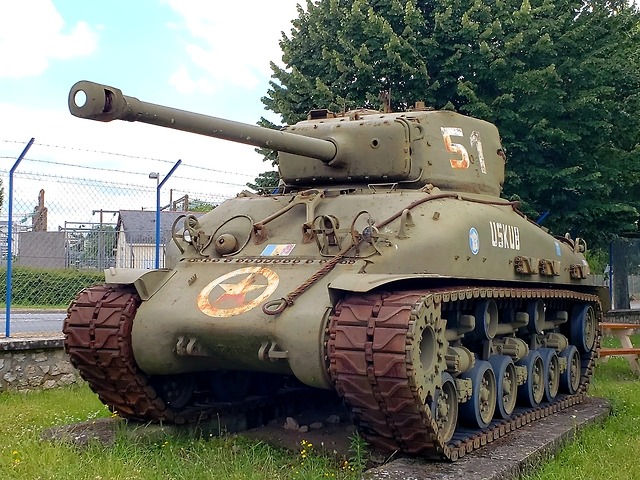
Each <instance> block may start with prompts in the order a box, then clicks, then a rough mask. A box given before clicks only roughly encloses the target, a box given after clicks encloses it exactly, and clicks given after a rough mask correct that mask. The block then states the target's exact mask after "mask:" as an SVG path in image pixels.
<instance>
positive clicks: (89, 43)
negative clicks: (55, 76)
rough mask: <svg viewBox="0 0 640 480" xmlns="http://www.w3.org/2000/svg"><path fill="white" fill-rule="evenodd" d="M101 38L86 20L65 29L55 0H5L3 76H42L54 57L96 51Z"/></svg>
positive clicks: (0, 18) (0, 35)
mask: <svg viewBox="0 0 640 480" xmlns="http://www.w3.org/2000/svg"><path fill="white" fill-rule="evenodd" d="M65 30H68V33H65ZM97 41H98V35H97V33H96V32H94V31H93V30H92V29H91V27H89V25H87V24H86V23H85V22H78V23H76V24H75V25H74V26H72V28H71V29H65V23H64V20H63V18H62V16H61V15H60V13H59V12H58V11H57V10H56V7H55V6H54V5H53V3H52V1H51V0H20V1H6V2H2V6H0V78H2V77H14V78H20V77H30V76H36V75H39V74H41V73H42V72H44V71H45V70H46V69H47V67H48V66H49V61H50V60H51V59H60V60H67V59H70V58H74V57H78V56H85V55H88V54H90V53H91V52H93V51H94V50H95V48H96V45H97Z"/></svg>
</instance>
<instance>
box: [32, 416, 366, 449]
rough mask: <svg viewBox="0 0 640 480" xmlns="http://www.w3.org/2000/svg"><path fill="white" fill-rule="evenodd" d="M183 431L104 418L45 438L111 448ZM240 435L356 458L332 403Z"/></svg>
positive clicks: (348, 427)
mask: <svg viewBox="0 0 640 480" xmlns="http://www.w3.org/2000/svg"><path fill="white" fill-rule="evenodd" d="M180 428H181V427H175V426H159V425H149V424H144V425H143V424H137V423H135V422H128V423H127V422H126V421H125V420H124V419H122V418H119V417H115V418H101V419H96V420H91V421H87V422H82V423H77V424H73V425H62V426H57V427H53V428H50V429H48V430H46V431H44V432H43V433H42V438H43V439H44V440H53V441H56V440H58V441H67V442H72V443H74V444H76V445H79V446H83V445H87V444H88V443H90V442H95V441H98V442H100V443H102V444H104V445H107V446H108V445H113V443H114V442H115V440H116V437H117V436H120V435H127V436H130V437H135V438H138V439H140V438H145V439H147V440H151V441H153V440H154V439H155V438H156V436H158V435H166V434H175V433H183V432H182V431H181V430H180ZM237 435H241V436H243V437H247V438H250V439H254V440H260V441H263V442H265V443H268V444H270V445H273V446H276V447H283V448H286V449H289V450H291V451H294V452H297V451H300V450H301V445H302V441H303V440H304V441H305V442H309V443H312V444H313V446H314V449H315V450H316V451H319V452H323V453H325V454H327V455H330V456H335V457H336V458H339V459H344V458H349V457H350V456H352V453H351V452H350V448H351V444H352V438H353V437H354V435H355V427H354V425H353V422H352V421H351V418H350V415H349V413H348V412H347V410H346V409H345V408H344V407H342V406H339V405H336V404H333V403H330V404H327V405H326V406H320V407H314V408H309V409H307V410H304V411H302V412H300V413H298V414H295V415H292V416H291V417H279V418H277V419H274V420H272V421H271V422H269V423H268V424H267V425H265V426H262V427H258V428H252V429H250V430H244V431H240V432H237Z"/></svg>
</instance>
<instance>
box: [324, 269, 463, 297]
mask: <svg viewBox="0 0 640 480" xmlns="http://www.w3.org/2000/svg"><path fill="white" fill-rule="evenodd" d="M420 278H422V279H430V280H432V279H439V278H451V277H448V276H445V275H437V274H433V273H421V274H411V275H386V274H378V273H345V274H344V275H339V276H338V277H336V278H335V279H334V280H332V281H331V283H330V284H329V285H328V288H329V297H330V298H331V303H332V304H333V305H335V304H336V303H337V301H338V300H339V299H340V298H341V297H343V296H344V293H345V292H358V293H365V292H369V291H371V290H374V289H376V288H378V287H382V286H383V285H387V284H390V283H395V282H399V281H401V280H416V279H420Z"/></svg>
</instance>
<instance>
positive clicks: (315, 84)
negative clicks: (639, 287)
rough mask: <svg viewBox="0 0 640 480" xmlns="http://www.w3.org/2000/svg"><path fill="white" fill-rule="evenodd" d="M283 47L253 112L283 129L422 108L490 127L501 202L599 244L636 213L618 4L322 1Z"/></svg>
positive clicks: (626, 28)
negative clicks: (309, 115) (383, 100)
mask: <svg viewBox="0 0 640 480" xmlns="http://www.w3.org/2000/svg"><path fill="white" fill-rule="evenodd" d="M298 15H299V16H298V18H297V19H295V20H294V21H293V28H292V30H291V33H290V35H288V36H287V35H285V34H283V36H282V39H281V42H280V45H281V48H282V51H283V57H282V59H283V61H284V64H285V68H281V67H279V66H278V65H276V64H275V63H272V64H271V68H272V71H273V78H274V80H273V81H272V82H271V84H270V89H269V90H268V93H267V95H266V96H265V97H263V99H262V101H263V103H264V105H265V106H266V108H267V109H269V110H272V111H274V112H276V113H279V114H280V115H281V116H282V119H283V121H284V122H285V123H289V124H291V123H295V122H297V121H299V120H301V119H302V118H304V117H305V116H306V112H308V111H309V110H311V109H312V108H317V107H320V106H323V107H327V108H330V109H332V110H334V111H343V110H345V109H349V108H353V107H361V106H364V107H374V108H377V107H378V94H379V92H380V91H383V90H388V91H390V92H391V101H392V102H391V104H392V108H393V109H394V110H404V109H406V108H407V107H408V106H410V105H412V104H413V103H415V102H416V101H418V100H424V101H425V102H426V103H427V104H428V105H430V106H432V107H435V108H447V109H455V110H457V111H459V112H461V113H464V114H468V115H472V116H475V117H478V118H482V119H485V120H488V121H491V122H493V123H495V124H496V125H497V126H498V128H499V130H500V132H501V135H502V137H503V143H504V145H505V147H506V149H507V153H508V157H509V164H508V167H507V168H508V174H507V179H506V180H507V181H506V184H505V191H504V194H505V196H507V197H510V198H519V199H520V200H521V201H522V202H523V209H524V211H525V212H526V213H528V214H529V215H530V216H532V217H533V218H537V217H538V216H539V215H541V214H543V213H545V212H549V215H548V217H547V221H546V223H547V226H549V227H550V228H551V229H552V230H554V231H556V233H560V234H562V233H564V232H565V231H567V230H569V231H571V233H572V234H573V235H579V236H583V237H586V238H588V239H589V241H590V243H591V244H596V245H600V246H602V245H604V244H606V242H608V241H609V239H610V236H611V235H612V234H617V233H620V232H623V231H628V230H630V229H634V228H635V225H634V222H635V221H636V220H637V219H638V212H639V210H640V186H639V185H640V116H639V115H638V114H637V112H638V111H639V107H640V49H638V47H637V46H638V45H639V44H640V26H639V21H640V20H639V19H640V14H639V13H638V10H637V7H635V6H633V5H632V4H630V3H628V2H627V1H626V0H494V1H490V2H483V1H480V0H318V1H311V0H308V1H307V5H306V9H302V8H300V7H299V8H298Z"/></svg>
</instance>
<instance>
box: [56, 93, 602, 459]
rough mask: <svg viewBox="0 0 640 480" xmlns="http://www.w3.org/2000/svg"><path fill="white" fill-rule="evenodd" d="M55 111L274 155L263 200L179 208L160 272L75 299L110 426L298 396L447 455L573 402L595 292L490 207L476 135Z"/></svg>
mask: <svg viewBox="0 0 640 480" xmlns="http://www.w3.org/2000/svg"><path fill="white" fill-rule="evenodd" d="M69 108H70V111H71V113H72V114H73V115H75V116H77V117H81V118H87V119H92V120H99V121H105V122H106V121H112V120H125V121H130V122H143V123H148V124H153V125H157V126H160V127H165V128H172V129H178V130H183V131H186V132H192V133H195V134H200V135H207V136H210V137H216V138H222V139H227V140H230V141H233V142H240V143H245V144H249V145H254V146H259V147H265V148H270V149H273V150H276V151H278V152H279V153H278V158H279V162H278V168H279V173H280V177H281V182H280V186H279V187H278V188H277V189H275V190H274V191H273V192H271V193H269V194H264V195H258V194H254V193H250V192H242V193H240V194H239V195H238V196H237V197H236V198H233V199H230V200H227V201H225V202H223V203H222V204H220V205H219V206H217V207H216V208H215V209H213V210H212V211H210V212H208V213H206V214H204V215H202V216H199V217H196V216H194V215H191V214H188V213H185V215H184V217H181V218H179V219H178V220H177V221H176V222H175V223H174V225H173V227H172V232H171V237H172V240H171V242H170V244H169V245H167V247H166V248H167V252H166V265H167V268H162V269H154V270H135V269H131V270H129V269H113V268H112V269H109V270H106V271H105V275H106V279H105V283H104V285H98V286H94V287H91V288H88V289H86V290H84V291H82V292H81V293H80V294H79V295H78V296H77V298H76V299H75V301H74V302H72V304H71V306H70V307H69V310H68V316H67V318H66V320H65V322H64V333H65V346H66V350H67V352H68V353H69V355H70V358H71V361H72V363H73V365H74V366H75V367H76V368H77V369H78V370H79V371H80V373H81V375H82V377H83V378H84V379H85V380H86V381H87V382H88V383H89V385H90V386H91V388H92V389H93V390H94V391H95V392H96V393H97V394H98V395H99V397H100V399H101V400H102V401H103V402H104V403H105V404H107V405H108V406H109V407H110V408H111V409H112V410H114V411H117V412H118V413H119V414H120V415H122V416H124V417H127V418H131V419H139V420H144V421H163V422H175V423H187V422H197V421H201V420H202V419H204V418H207V417H215V416H216V415H219V414H220V412H227V411H236V412H237V411H247V412H250V411H256V410H255V409H257V408H260V405H267V406H269V408H272V407H273V405H274V404H276V403H278V402H285V403H286V402H288V401H289V400H288V399H289V397H288V396H287V395H288V394H287V392H288V391H299V390H297V389H296V388H295V385H304V386H305V389H307V390H310V391H311V392H317V393H319V390H318V389H320V390H329V391H335V392H337V394H338V395H339V396H340V397H341V398H342V399H343V401H344V403H345V404H346V405H347V407H348V408H349V409H350V411H351V414H352V416H353V419H354V422H355V424H356V425H357V427H358V429H359V431H360V433H361V434H362V435H364V437H365V438H366V439H367V441H368V442H369V443H370V445H372V446H373V447H375V448H378V449H382V450H387V451H400V452H403V453H406V454H411V455H418V456H424V457H428V458H433V459H444V460H450V461H454V460H456V459H458V458H460V457H461V456H463V455H465V454H467V453H469V452H471V451H473V450H474V449H477V448H480V447H481V446H483V445H485V444H486V443H488V442H492V441H493V440H495V439H497V438H499V437H502V436H504V435H507V434H508V433H509V432H511V431H513V430H516V429H518V428H520V427H522V426H523V425H526V424H527V423H530V422H534V421H537V420H538V419H540V418H542V417H545V416H547V415H549V414H551V413H554V412H557V411H561V410H562V409H565V408H567V407H569V406H571V405H574V404H577V403H580V402H581V401H582V400H583V399H584V398H585V395H586V390H587V387H588V384H589V380H590V377H591V374H592V368H593V365H594V360H595V356H596V350H597V348H598V346H599V338H600V334H599V322H600V320H601V318H602V314H603V309H604V307H606V305H605V302H606V301H607V300H606V299H607V295H606V292H603V291H601V290H600V289H599V288H597V287H594V286H593V282H592V281H591V280H590V272H589V266H588V264H587V262H586V260H585V257H584V253H585V250H586V242H585V241H584V240H583V239H580V238H575V239H574V238H571V237H570V236H569V235H568V234H567V235H564V236H552V235H551V234H549V233H548V232H547V231H546V230H545V229H543V228H541V227H540V226H539V225H537V224H536V223H534V222H532V221H531V220H529V219H528V218H527V217H526V216H525V215H523V214H522V213H521V212H520V211H519V210H518V204H517V203H515V202H512V201H508V200H506V199H503V198H501V197H500V194H501V191H502V186H503V180H504V169H505V160H506V156H505V152H504V149H503V147H502V145H501V141H500V137H499V134H498V131H497V129H496V127H495V126H494V125H492V124H491V123H488V122H486V121H482V120H479V119H476V118H470V117H467V116H463V115H460V114H458V113H454V112H451V111H436V110H430V109H426V108H424V107H423V106H422V105H420V104H418V105H416V108H414V109H412V110H410V111H406V112H396V113H391V112H382V111H374V110H368V109H360V110H353V111H347V112H343V113H341V114H335V113H332V112H331V111H328V110H322V109H320V110H314V111H311V112H310V113H309V114H308V118H307V119H306V120H304V121H301V122H299V123H297V124H295V125H291V126H288V127H286V128H284V129H282V130H271V129H265V128H261V127H258V126H253V125H246V124H242V123H238V122H233V121H230V120H226V119H221V118H216V117H210V116H207V115H202V114H196V113H190V112H186V111H182V110H178V109H174V108H170V107H165V106H160V105H156V104H151V103H147V102H144V101H140V100H138V99H137V98H134V97H130V96H125V95H123V94H122V92H121V91H120V90H118V89H116V88H112V87H109V86H104V85H99V84H95V83H91V82H87V81H81V82H78V83H77V84H76V85H74V86H73V87H72V89H71V91H70V93H69ZM292 385H294V387H292ZM308 387H311V388H310V389H309V388H308ZM252 409H253V410H252Z"/></svg>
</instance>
